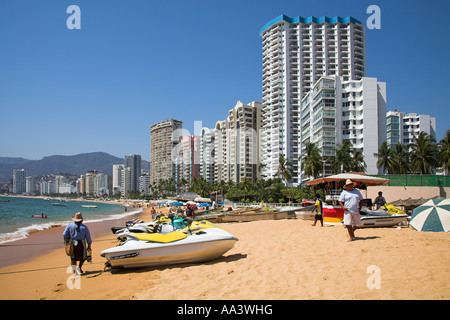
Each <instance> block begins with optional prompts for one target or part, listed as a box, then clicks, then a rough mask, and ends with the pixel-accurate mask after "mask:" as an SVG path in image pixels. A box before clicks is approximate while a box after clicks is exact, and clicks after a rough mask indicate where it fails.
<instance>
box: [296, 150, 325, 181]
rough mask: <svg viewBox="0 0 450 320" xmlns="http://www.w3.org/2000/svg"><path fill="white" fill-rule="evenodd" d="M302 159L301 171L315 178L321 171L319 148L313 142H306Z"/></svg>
mask: <svg viewBox="0 0 450 320" xmlns="http://www.w3.org/2000/svg"><path fill="white" fill-rule="evenodd" d="M301 160H302V171H303V172H304V173H305V175H307V176H309V177H313V178H314V179H316V178H317V177H319V175H320V173H321V172H323V164H322V162H321V156H320V150H319V148H318V147H317V146H316V145H315V144H314V143H310V142H308V143H306V146H305V155H304V156H303V158H302V159H301Z"/></svg>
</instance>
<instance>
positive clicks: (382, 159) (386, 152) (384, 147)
mask: <svg viewBox="0 0 450 320" xmlns="http://www.w3.org/2000/svg"><path fill="white" fill-rule="evenodd" d="M374 156H375V157H377V158H378V160H377V168H378V169H380V168H383V170H384V171H387V173H388V174H392V173H393V171H394V161H393V160H392V150H391V149H390V148H389V147H388V144H387V141H383V143H382V144H381V147H380V148H379V149H378V153H374Z"/></svg>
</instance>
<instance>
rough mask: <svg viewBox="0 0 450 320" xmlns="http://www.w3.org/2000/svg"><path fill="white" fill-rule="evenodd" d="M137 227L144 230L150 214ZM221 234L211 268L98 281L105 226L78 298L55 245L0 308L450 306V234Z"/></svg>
mask: <svg viewBox="0 0 450 320" xmlns="http://www.w3.org/2000/svg"><path fill="white" fill-rule="evenodd" d="M140 217H141V219H143V220H145V221H148V220H149V217H150V214H149V211H148V210H147V209H145V210H144V212H143V213H142V214H141V215H140ZM117 223H118V221H116V225H117ZM119 225H120V224H119ZM220 226H221V227H223V228H224V229H226V230H228V231H230V232H231V233H233V234H234V235H236V236H237V237H238V238H239V241H238V242H237V243H236V245H235V247H234V248H233V249H232V250H230V251H228V252H227V253H226V254H225V255H224V256H223V257H221V258H219V259H216V260H214V261H210V262H207V263H202V264H185V265H177V266H168V267H159V268H140V269H132V270H113V271H111V270H110V269H106V270H105V271H104V272H103V270H104V262H105V259H104V258H102V257H100V255H99V253H100V251H101V250H103V249H106V248H109V247H112V246H115V245H116V244H117V241H116V239H115V237H114V235H113V234H112V233H111V232H110V231H109V226H108V227H106V226H102V227H96V228H97V230H96V231H95V232H94V235H93V237H94V238H95V240H94V242H93V245H92V248H93V263H92V264H89V263H86V264H85V266H84V267H83V269H84V270H85V271H86V273H85V274H84V275H82V276H81V277H80V278H79V279H78V280H79V282H78V283H77V284H78V287H79V288H77V287H76V286H75V280H73V279H71V278H70V277H71V270H70V269H69V270H67V268H68V266H69V263H70V262H69V259H68V257H67V256H66V255H65V253H64V249H63V246H62V244H61V245H60V248H56V249H53V250H51V251H50V252H47V253H45V254H42V255H39V256H37V257H34V258H33V259H32V260H30V261H26V262H22V263H16V264H13V265H9V266H5V267H3V268H1V269H0V286H1V288H2V290H1V291H0V299H2V300H4V299H24V300H39V299H45V300H68V299H87V300H99V299H102V300H104V299H106V300H115V299H148V300H161V299H162V300H166V299H170V300H192V299H195V300H214V299H218V300H234V299H238V300H267V299H268V300H280V299H282V300H292V299H307V300H310V299H333V300H334V299H344V300H353V299H362V300H366V299H370V300H372V299H388V300H389V299H400V300H404V299H432V300H448V299H450V251H449V250H448V248H449V247H450V234H448V233H432V232H428V233H425V232H417V231H414V230H412V229H410V228H407V227H403V228H401V229H400V230H397V228H367V229H360V230H357V231H356V237H357V240H355V241H353V242H347V241H346V240H347V232H346V230H345V229H344V227H342V226H334V227H331V226H325V227H320V226H316V227H313V226H311V221H305V220H299V219H290V220H270V221H269V220H268V221H255V222H246V223H223V224H220ZM55 229H57V228H55ZM49 232H56V233H59V234H61V233H62V231H61V230H50V231H49ZM39 233H40V234H43V233H44V232H39ZM32 236H33V235H32ZM42 237H43V236H42V235H38V234H37V235H36V239H34V240H33V241H37V239H40V240H42ZM31 238H32V237H30V238H29V239H31ZM10 248H12V247H10ZM16 249H17V250H22V249H21V248H20V247H17V248H16ZM0 254H1V250H0ZM2 259H3V257H2ZM67 271H69V273H67Z"/></svg>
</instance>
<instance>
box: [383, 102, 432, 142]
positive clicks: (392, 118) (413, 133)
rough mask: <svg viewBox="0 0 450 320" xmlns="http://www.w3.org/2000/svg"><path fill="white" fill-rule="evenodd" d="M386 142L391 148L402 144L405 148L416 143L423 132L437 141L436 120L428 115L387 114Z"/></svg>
mask: <svg viewBox="0 0 450 320" xmlns="http://www.w3.org/2000/svg"><path fill="white" fill-rule="evenodd" d="M386 131H387V132H386V141H387V144H388V146H389V147H393V146H394V145H396V144H397V143H399V142H401V143H402V144H404V145H405V146H408V145H409V144H411V143H413V142H414V138H417V137H418V135H419V133H420V132H421V131H423V132H425V133H427V134H429V135H430V136H432V137H433V138H435V139H436V118H435V117H431V116H430V115H426V114H417V113H408V114H405V113H404V112H402V111H398V110H394V111H388V112H387V114H386Z"/></svg>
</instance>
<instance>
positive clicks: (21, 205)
mask: <svg viewBox="0 0 450 320" xmlns="http://www.w3.org/2000/svg"><path fill="white" fill-rule="evenodd" d="M0 200H9V202H2V201H0V243H4V242H9V241H15V240H19V239H23V238H26V237H27V236H28V235H29V234H30V232H32V231H35V230H44V229H47V228H50V227H51V226H54V225H67V224H69V223H70V222H72V217H73V216H74V215H75V213H76V212H81V213H82V214H83V218H84V222H83V223H89V222H95V221H103V220H113V219H120V218H123V217H126V216H129V215H133V214H135V213H137V212H139V211H140V209H134V208H128V209H127V211H126V212H125V209H124V207H123V206H122V205H119V204H110V203H100V202H99V203H93V202H83V201H70V200H67V202H58V201H57V200H52V199H51V200H44V199H34V198H18V197H0ZM53 203H61V204H64V205H66V206H54V205H52V204H53ZM83 205H96V206H97V208H86V207H82V206H83ZM42 213H44V215H46V216H47V218H46V219H43V218H35V217H32V216H33V215H41V214H42Z"/></svg>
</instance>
